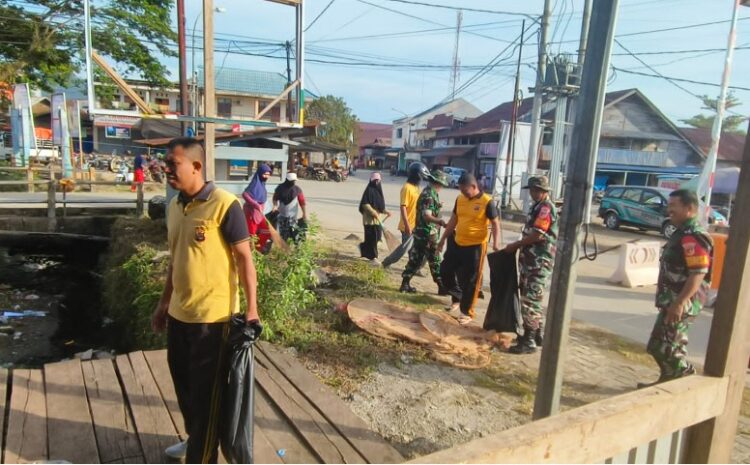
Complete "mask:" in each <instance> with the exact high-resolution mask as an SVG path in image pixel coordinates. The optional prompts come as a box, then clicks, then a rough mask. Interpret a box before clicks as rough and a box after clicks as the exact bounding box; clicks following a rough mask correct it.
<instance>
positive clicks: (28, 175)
mask: <svg viewBox="0 0 750 465" xmlns="http://www.w3.org/2000/svg"><path fill="white" fill-rule="evenodd" d="M26 181H28V183H29V188H28V191H29V192H31V193H32V194H33V193H34V192H35V189H34V170H32V169H31V165H29V166H27V167H26Z"/></svg>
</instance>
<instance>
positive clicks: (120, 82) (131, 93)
mask: <svg viewBox="0 0 750 465" xmlns="http://www.w3.org/2000/svg"><path fill="white" fill-rule="evenodd" d="M91 58H92V59H93V60H94V61H95V62H96V64H97V65H99V67H100V68H101V69H102V71H104V72H105V73H107V74H108V75H109V77H110V78H112V80H113V81H115V84H117V87H119V88H120V90H122V92H123V93H124V94H125V95H127V96H128V98H130V100H132V101H133V103H135V105H136V106H137V107H138V109H140V110H141V111H142V112H143V113H145V114H147V115H151V114H153V113H154V111H153V110H152V109H151V107H149V106H148V104H147V103H146V102H144V101H143V99H141V96H140V95H138V93H137V92H136V91H135V90H133V88H132V87H130V84H128V83H127V82H126V81H125V80H124V79H123V78H122V77H120V75H119V74H117V71H115V70H114V69H113V68H112V67H111V66H109V64H108V63H107V62H106V61H104V58H102V57H101V56H99V54H98V53H96V52H94V51H92V52H91Z"/></svg>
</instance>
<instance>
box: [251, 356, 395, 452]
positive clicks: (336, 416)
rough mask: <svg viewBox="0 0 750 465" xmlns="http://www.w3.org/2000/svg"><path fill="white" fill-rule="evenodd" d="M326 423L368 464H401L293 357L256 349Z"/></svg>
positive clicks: (342, 403)
mask: <svg viewBox="0 0 750 465" xmlns="http://www.w3.org/2000/svg"><path fill="white" fill-rule="evenodd" d="M257 347H258V348H259V352H261V353H262V354H263V355H265V356H266V357H267V358H268V360H269V361H270V362H271V363H273V364H274V365H275V366H276V368H277V369H278V371H279V372H280V373H282V374H283V375H284V376H285V377H286V378H287V379H288V380H289V381H290V382H291V383H292V384H293V385H294V386H295V387H296V388H297V389H298V390H299V391H300V392H301V393H302V395H304V396H305V397H306V398H307V399H308V400H309V401H310V402H311V403H312V404H313V405H315V406H316V408H317V409H318V410H319V411H320V412H321V413H322V414H323V416H324V417H325V418H326V419H328V421H329V422H330V423H331V424H332V425H333V426H334V427H335V428H336V429H337V430H338V431H339V432H340V433H341V434H342V435H343V436H344V437H345V438H346V439H347V440H348V441H349V443H350V444H352V446H353V447H354V448H355V449H356V450H357V451H358V452H359V453H360V454H361V455H362V456H363V457H364V458H365V460H367V461H368V462H369V463H401V462H403V460H404V457H403V456H402V455H401V454H400V453H399V452H398V451H397V450H396V449H395V448H394V447H393V446H391V445H390V444H388V443H387V442H386V441H385V440H384V439H383V438H382V437H380V436H379V435H378V434H377V433H376V432H374V431H372V430H371V429H370V427H369V426H368V425H367V424H366V423H365V422H364V421H363V420H362V419H361V418H359V417H358V416H357V415H355V414H354V412H352V411H351V409H349V407H348V406H347V405H346V404H345V403H344V402H343V401H342V400H341V399H339V398H338V396H337V395H336V394H335V393H334V392H333V391H332V390H331V389H330V388H329V387H328V386H326V385H325V384H323V383H322V382H320V380H319V379H318V378H316V377H315V375H313V374H312V373H310V371H308V370H307V369H306V368H305V367H304V366H302V364H301V363H299V362H298V361H297V360H295V359H294V358H292V357H290V356H289V355H286V354H284V353H282V352H280V351H279V350H278V349H276V348H275V347H274V346H272V345H271V344H266V343H261V344H258V346H257Z"/></svg>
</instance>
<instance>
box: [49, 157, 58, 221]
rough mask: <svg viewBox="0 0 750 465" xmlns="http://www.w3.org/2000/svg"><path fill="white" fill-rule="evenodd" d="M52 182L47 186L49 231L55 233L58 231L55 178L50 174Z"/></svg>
mask: <svg viewBox="0 0 750 465" xmlns="http://www.w3.org/2000/svg"><path fill="white" fill-rule="evenodd" d="M50 178H51V179H50V180H49V184H48V185H47V231H49V232H55V230H56V229H57V218H56V217H55V176H54V173H52V172H50Z"/></svg>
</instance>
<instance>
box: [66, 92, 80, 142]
mask: <svg viewBox="0 0 750 465" xmlns="http://www.w3.org/2000/svg"><path fill="white" fill-rule="evenodd" d="M65 106H66V107H67V110H68V129H69V130H70V137H73V138H76V139H78V138H79V137H81V106H80V101H78V100H68V101H67V102H65Z"/></svg>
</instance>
